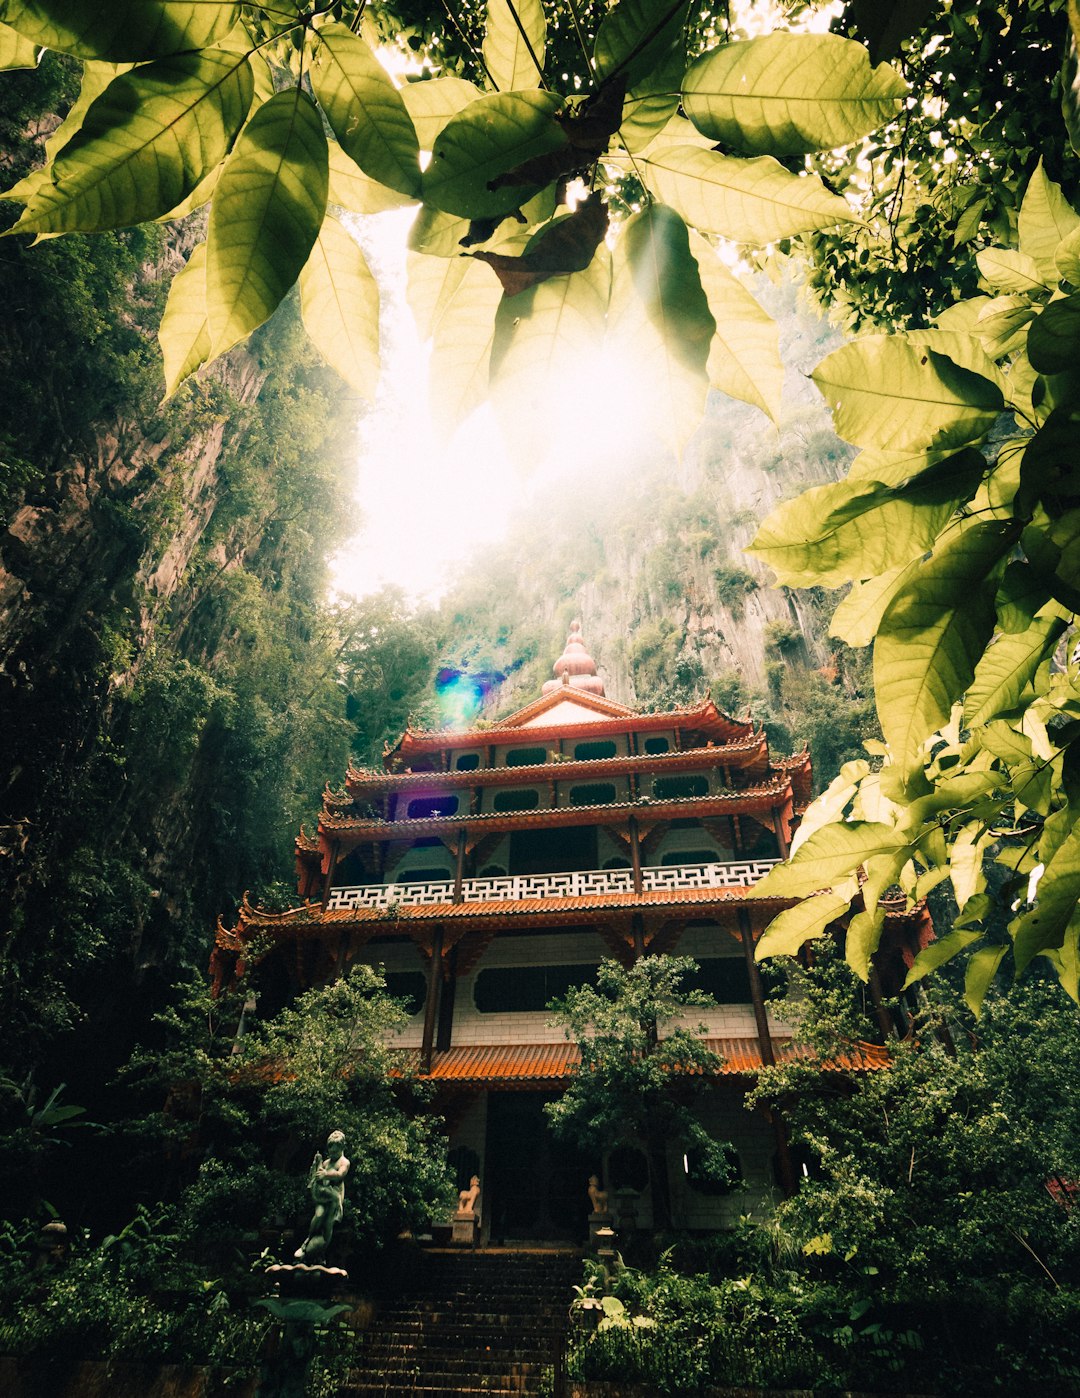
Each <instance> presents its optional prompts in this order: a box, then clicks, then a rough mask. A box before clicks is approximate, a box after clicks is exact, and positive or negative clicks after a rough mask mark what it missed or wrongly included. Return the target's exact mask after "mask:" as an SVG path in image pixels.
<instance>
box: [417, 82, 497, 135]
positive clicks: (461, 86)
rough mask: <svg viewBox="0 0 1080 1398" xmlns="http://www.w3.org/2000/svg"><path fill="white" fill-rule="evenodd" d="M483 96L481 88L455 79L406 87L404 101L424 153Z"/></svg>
mask: <svg viewBox="0 0 1080 1398" xmlns="http://www.w3.org/2000/svg"><path fill="white" fill-rule="evenodd" d="M481 95H482V94H481V92H480V89H479V88H478V87H474V86H473V84H472V83H470V82H466V81H465V79H464V78H455V77H453V76H452V75H448V76H447V77H445V78H429V79H428V81H427V82H419V83H406V84H405V86H404V87H403V88H402V89H401V100H402V101H403V102H404V103H405V107H406V109H407V111H408V113H409V115H410V116H411V117H412V122H413V126H414V128H415V129H416V139H417V140H418V141H419V142H420V149H421V150H431V148H432V146H434V144H435V137H436V136H437V135H438V134H439V132H440V131H441V130H442V129H443V127H444V126H445V125H446V123H447V122H448V121H449V120H450V118H451V117H453V116H457V114H458V112H463V111H464V110H465V108H466V107H467V106H468V105H469V103H470V102H475V101H476V100H477V98H478V97H480V96H481Z"/></svg>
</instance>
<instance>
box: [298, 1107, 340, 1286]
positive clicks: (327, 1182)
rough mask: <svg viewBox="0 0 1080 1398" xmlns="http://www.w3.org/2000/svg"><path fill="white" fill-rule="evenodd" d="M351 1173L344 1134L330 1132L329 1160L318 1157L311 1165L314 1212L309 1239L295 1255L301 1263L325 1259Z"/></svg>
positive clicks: (309, 1176) (328, 1142)
mask: <svg viewBox="0 0 1080 1398" xmlns="http://www.w3.org/2000/svg"><path fill="white" fill-rule="evenodd" d="M348 1173H349V1160H348V1157H347V1156H346V1154H345V1136H344V1134H343V1133H342V1132H341V1131H331V1132H330V1135H329V1136H328V1137H327V1139H326V1158H325V1159H324V1158H323V1157H322V1156H321V1155H319V1154H316V1156H315V1159H314V1160H313V1161H312V1162H311V1172H310V1174H309V1175H308V1186H309V1188H310V1190H311V1198H312V1200H313V1202H314V1204H315V1212H314V1213H313V1214H312V1216H311V1223H310V1224H309V1225H308V1235H307V1237H306V1238H305V1239H304V1241H303V1242H302V1243H301V1244H300V1246H299V1247H298V1248H297V1249H296V1251H295V1252H294V1253H293V1256H294V1257H295V1258H296V1260H297V1261H298V1262H321V1261H322V1259H323V1258H324V1257H325V1256H326V1250H327V1248H328V1247H329V1246H330V1237H331V1235H332V1233H333V1231H334V1225H335V1224H336V1223H337V1221H338V1219H339V1218H341V1215H342V1214H343V1213H344V1212H345V1176H346V1175H347V1174H348Z"/></svg>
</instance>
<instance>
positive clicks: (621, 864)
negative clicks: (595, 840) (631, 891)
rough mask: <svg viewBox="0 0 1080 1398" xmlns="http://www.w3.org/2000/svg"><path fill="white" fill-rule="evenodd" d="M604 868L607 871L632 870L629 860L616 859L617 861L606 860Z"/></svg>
mask: <svg viewBox="0 0 1080 1398" xmlns="http://www.w3.org/2000/svg"><path fill="white" fill-rule="evenodd" d="M603 867H604V868H605V869H629V868H631V864H630V861H629V859H622V858H621V857H616V858H615V859H605V860H604V864H603Z"/></svg>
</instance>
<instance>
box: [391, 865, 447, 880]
mask: <svg viewBox="0 0 1080 1398" xmlns="http://www.w3.org/2000/svg"><path fill="white" fill-rule="evenodd" d="M448 878H450V870H449V869H448V868H446V866H445V865H442V866H440V867H439V868H435V867H434V866H432V867H431V868H423V869H419V868H418V869H402V870H401V872H400V873H399V874H398V876H397V879H396V880H395V882H397V883H431V882H433V881H434V880H436V879H448Z"/></svg>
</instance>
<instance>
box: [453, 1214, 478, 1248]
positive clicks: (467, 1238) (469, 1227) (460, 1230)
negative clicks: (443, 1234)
mask: <svg viewBox="0 0 1080 1398" xmlns="http://www.w3.org/2000/svg"><path fill="white" fill-rule="evenodd" d="M479 1230H480V1215H479V1214H478V1213H476V1211H475V1210H473V1209H458V1211H457V1213H456V1214H455V1215H454V1218H453V1222H452V1226H451V1233H450V1241H451V1242H452V1243H453V1244H454V1246H455V1247H469V1248H472V1247H475V1246H476V1238H477V1234H478V1233H479Z"/></svg>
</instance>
